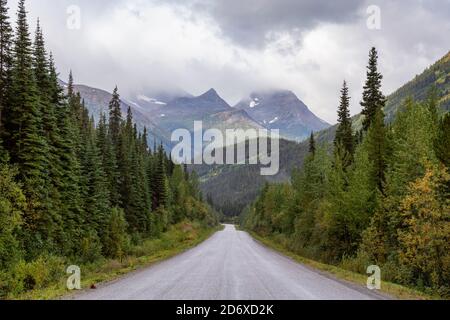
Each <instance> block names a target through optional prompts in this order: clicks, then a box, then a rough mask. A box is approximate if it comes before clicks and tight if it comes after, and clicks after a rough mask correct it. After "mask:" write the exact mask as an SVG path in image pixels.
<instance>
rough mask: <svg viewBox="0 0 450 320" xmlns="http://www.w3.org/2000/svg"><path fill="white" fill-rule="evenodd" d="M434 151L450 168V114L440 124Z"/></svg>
mask: <svg viewBox="0 0 450 320" xmlns="http://www.w3.org/2000/svg"><path fill="white" fill-rule="evenodd" d="M434 150H435V152H436V156H437V158H438V159H439V160H440V161H441V162H442V163H443V164H444V165H445V166H446V167H447V168H450V113H447V114H445V115H444V117H443V118H442V119H441V120H440V122H439V127H438V133H437V137H436V139H435V141H434Z"/></svg>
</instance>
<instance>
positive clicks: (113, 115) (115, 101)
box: [109, 86, 122, 147]
mask: <svg viewBox="0 0 450 320" xmlns="http://www.w3.org/2000/svg"><path fill="white" fill-rule="evenodd" d="M121 127H122V111H121V110H120V95H119V92H118V89H117V86H116V87H115V88H114V92H113V96H112V100H111V102H110V103H109V133H110V135H111V140H112V143H113V145H114V146H115V147H117V146H118V145H119V138H120V130H121Z"/></svg>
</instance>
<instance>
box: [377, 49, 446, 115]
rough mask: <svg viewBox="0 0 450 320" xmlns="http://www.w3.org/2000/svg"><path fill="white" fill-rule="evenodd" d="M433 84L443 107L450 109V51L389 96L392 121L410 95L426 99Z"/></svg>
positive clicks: (387, 108) (387, 106) (418, 98)
mask: <svg viewBox="0 0 450 320" xmlns="http://www.w3.org/2000/svg"><path fill="white" fill-rule="evenodd" d="M433 86H434V87H436V89H437V93H438V97H439V102H440V103H441V108H442V109H443V110H445V111H450V52H448V53H447V54H446V55H445V56H444V57H442V58H441V59H440V60H439V61H437V62H436V63H435V64H433V65H432V66H430V67H429V68H427V69H426V70H425V71H424V72H422V73H421V74H420V75H417V76H416V77H415V78H414V79H413V80H411V81H410V82H408V83H407V84H405V85H404V86H402V87H401V88H400V89H398V90H397V91H395V92H394V93H392V94H391V95H390V96H389V97H388V102H387V104H386V108H385V113H386V117H387V119H388V120H389V121H391V120H392V119H393V118H394V116H395V113H396V112H397V111H398V109H399V108H400V106H401V105H402V103H403V101H404V100H405V99H406V98H408V97H412V98H414V100H416V101H420V102H422V101H425V100H426V98H427V96H428V94H429V92H430V90H431V88H432V87H433Z"/></svg>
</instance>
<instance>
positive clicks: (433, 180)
mask: <svg viewBox="0 0 450 320" xmlns="http://www.w3.org/2000/svg"><path fill="white" fill-rule="evenodd" d="M382 79H383V76H382V74H381V73H380V72H379V71H378V53H377V51H376V49H375V48H372V50H371V51H370V58H369V64H368V68H367V80H366V83H365V86H364V92H363V98H362V102H361V106H362V108H363V111H362V114H363V115H364V117H363V123H362V129H361V130H354V129H353V128H352V120H351V118H350V111H349V104H350V97H349V92H348V87H347V83H346V82H344V84H343V88H342V90H341V97H340V104H339V109H338V118H339V125H338V128H337V132H336V137H335V140H334V144H333V146H328V145H317V143H316V141H315V137H314V135H311V139H310V150H309V151H310V152H309V155H308V157H307V159H306V160H305V163H304V165H303V167H302V168H299V169H296V170H295V171H294V172H293V175H292V179H291V183H290V184H272V185H270V184H267V185H266V186H265V188H264V190H263V191H262V193H261V195H260V196H259V198H258V199H257V201H256V202H255V203H254V204H253V205H252V206H250V207H249V208H247V209H246V210H245V212H244V214H243V217H242V223H243V224H244V225H245V226H246V227H247V228H249V229H251V230H253V231H255V232H257V233H259V234H261V235H263V236H272V237H274V238H275V239H277V240H278V241H280V242H282V243H283V244H284V245H285V246H286V247H288V248H289V249H291V250H293V251H295V252H298V253H299V254H301V255H303V256H306V257H309V258H312V259H318V260H320V261H324V262H326V263H332V264H337V265H340V266H341V267H344V268H347V269H350V270H353V271H357V272H361V273H365V272H366V268H367V267H368V266H369V265H374V264H375V265H378V266H380V267H381V270H382V275H383V280H387V281H393V282H396V283H400V284H405V285H408V286H412V287H417V288H419V289H423V290H426V291H428V292H430V293H433V294H439V295H441V296H449V295H450V286H449V284H450V171H449V168H450V114H448V113H443V112H441V111H440V109H439V106H438V98H437V94H436V92H435V91H433V90H432V91H431V92H430V94H429V98H428V99H427V100H426V101H425V102H424V103H417V102H415V101H413V100H412V98H410V99H407V100H406V101H405V102H404V104H403V106H402V108H401V110H399V111H398V113H397V115H396V119H395V121H394V122H393V123H391V124H387V123H386V121H385V115H384V112H383V108H384V107H385V104H386V98H385V97H384V95H383V93H382V91H381V82H382Z"/></svg>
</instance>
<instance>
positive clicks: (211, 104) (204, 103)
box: [134, 89, 262, 132]
mask: <svg viewBox="0 0 450 320" xmlns="http://www.w3.org/2000/svg"><path fill="white" fill-rule="evenodd" d="M134 107H135V108H136V107H137V106H136V105H135V106H134ZM138 107H140V110H141V112H143V113H144V114H145V115H147V117H149V118H150V119H154V121H155V122H156V123H157V124H158V126H159V127H161V128H163V129H164V130H166V131H168V132H172V131H174V130H176V129H180V128H183V129H188V130H190V131H191V132H192V131H193V129H194V121H202V122H203V127H204V128H205V129H208V128H217V129H221V130H225V129H237V128H242V129H249V128H262V126H261V125H260V124H259V123H258V122H256V121H255V120H253V119H252V118H251V117H250V116H249V115H248V114H247V113H246V112H245V111H240V110H236V109H233V108H232V107H231V106H230V105H229V104H228V103H227V102H226V101H225V100H223V99H222V98H221V97H220V96H219V94H218V93H217V91H216V90H214V89H210V90H208V91H207V92H205V93H204V94H202V95H200V96H197V97H193V96H184V97H179V98H175V99H174V100H171V101H167V102H162V101H161V102H159V103H158V104H157V105H155V103H154V102H153V105H152V106H147V107H143V105H138Z"/></svg>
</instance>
